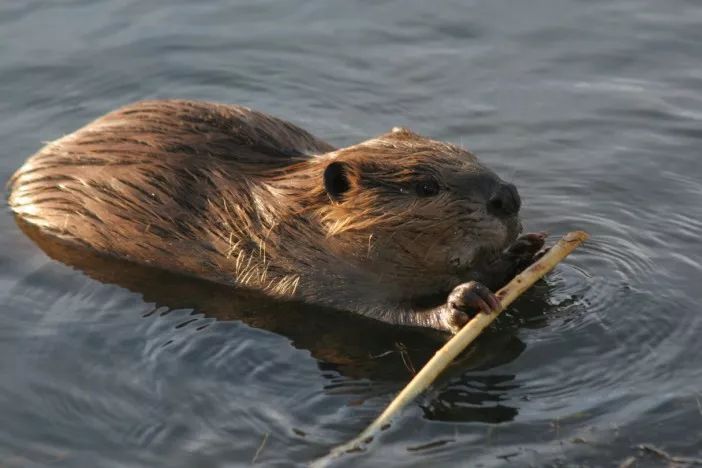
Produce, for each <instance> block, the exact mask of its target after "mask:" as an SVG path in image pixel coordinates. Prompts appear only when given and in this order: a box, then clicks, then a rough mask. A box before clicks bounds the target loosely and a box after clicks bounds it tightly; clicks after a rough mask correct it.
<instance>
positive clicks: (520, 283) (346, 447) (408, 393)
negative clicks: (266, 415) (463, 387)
mask: <svg viewBox="0 0 702 468" xmlns="http://www.w3.org/2000/svg"><path fill="white" fill-rule="evenodd" d="M588 237H589V236H588V234H587V233H585V232H583V231H574V232H569V233H568V234H566V235H565V236H563V237H562V238H561V239H560V240H559V241H558V243H557V244H556V245H554V246H553V247H551V249H550V250H549V251H548V252H546V254H545V255H544V256H543V257H541V258H540V259H539V260H537V261H536V262H534V263H533V264H532V265H531V266H530V267H529V268H527V269H526V270H524V271H523V272H521V273H520V274H518V275H517V276H515V277H514V279H512V281H510V282H509V284H507V285H506V286H505V287H503V288H502V289H500V290H499V291H498V292H497V293H496V294H495V295H496V296H497V298H498V299H499V300H500V309H499V310H498V311H496V312H494V313H491V314H486V313H483V312H480V313H479V314H478V315H476V316H475V317H473V319H471V321H470V322H468V323H467V324H466V325H465V326H464V327H463V328H462V329H461V331H459V332H458V333H457V334H456V335H455V336H454V337H453V338H451V339H450V340H449V341H448V342H447V343H446V344H445V345H444V346H443V347H442V348H441V349H439V350H438V351H437V352H436V354H434V356H433V357H432V358H431V359H430V360H429V362H427V363H426V365H425V366H424V367H423V368H422V370H420V371H419V373H418V374H417V375H415V376H414V378H413V379H412V380H411V381H410V382H409V383H408V384H407V386H405V388H404V389H402V391H401V392H400V393H399V394H398V395H397V396H396V397H395V399H394V400H393V401H392V402H391V403H390V404H389V405H388V407H387V408H385V411H383V413H382V414H381V415H380V416H379V417H378V418H377V419H376V420H375V421H373V423H372V424H371V425H370V426H368V427H367V428H366V429H365V430H364V431H363V432H361V434H360V435H359V436H358V437H356V438H355V439H353V440H351V441H350V442H348V443H346V444H343V445H340V446H338V447H336V448H334V449H333V450H332V451H331V452H330V453H329V455H327V456H326V457H323V458H321V459H319V460H317V461H315V462H314V463H313V464H312V466H326V465H327V464H328V462H330V461H331V460H333V459H335V458H338V457H340V456H341V455H343V454H344V453H347V452H350V451H357V450H360V449H361V448H362V446H363V445H364V444H366V443H369V442H371V441H372V440H373V437H374V436H375V435H376V434H377V433H378V432H379V431H380V430H381V429H384V428H385V427H386V426H388V425H389V424H390V420H391V419H392V417H393V416H394V415H395V414H396V413H397V412H398V411H400V410H401V409H402V408H404V407H405V406H406V405H407V404H408V403H410V402H411V401H412V400H414V399H415V398H416V397H417V396H418V395H419V394H420V393H422V392H423V391H424V390H425V389H426V388H427V387H428V386H429V385H431V383H432V382H433V381H434V380H435V379H436V377H437V376H438V375H439V374H440V373H441V372H442V371H443V370H444V369H445V368H446V367H448V365H449V364H450V363H451V361H453V359H454V358H455V357H456V356H458V355H459V354H460V353H461V352H462V351H463V350H464V349H465V348H466V347H467V346H468V345H469V344H470V343H472V342H473V340H475V339H476V338H477V337H478V335H480V333H481V332H482V331H483V330H484V329H485V328H486V327H487V326H488V325H490V324H491V323H492V321H493V320H495V319H496V318H497V316H498V315H499V314H500V312H502V311H503V310H504V309H505V308H507V306H509V305H510V304H511V303H512V302H514V300H515V299H517V297H519V296H520V295H521V294H522V293H523V292H524V291H526V290H527V289H529V288H530V287H531V286H532V285H533V284H534V283H536V282H537V281H538V280H539V279H541V278H542V277H543V276H544V275H545V274H546V273H548V272H549V271H551V270H552V269H553V267H555V266H556V265H557V264H558V263H559V262H560V261H561V260H563V259H564V258H565V257H567V256H568V255H569V254H570V253H571V252H572V251H573V250H575V248H576V247H578V246H579V245H580V244H582V243H583V242H584V241H585V240H586V239H587V238H588Z"/></svg>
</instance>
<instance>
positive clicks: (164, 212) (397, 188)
mask: <svg viewBox="0 0 702 468" xmlns="http://www.w3.org/2000/svg"><path fill="white" fill-rule="evenodd" d="M333 161H341V162H343V163H344V167H345V169H346V176H347V178H348V182H349V189H348V191H347V192H345V193H344V194H343V196H342V197H341V198H340V199H334V197H330V194H329V193H327V191H326V190H325V186H324V183H323V179H324V171H325V169H326V167H327V165H328V164H329V163H330V162H333ZM429 178H431V179H432V180H436V181H438V182H439V185H440V186H441V191H440V193H439V194H438V195H436V196H433V197H418V196H417V195H416V193H415V187H416V184H417V182H418V181H422V180H428V179H429ZM498 181H499V178H497V176H495V175H494V173H492V172H491V171H490V170H489V169H487V168H486V167H484V166H483V165H482V164H481V163H480V162H479V161H478V160H477V159H476V158H475V157H474V156H473V155H472V154H470V153H468V152H467V151H465V150H463V149H461V148H459V147H456V146H454V145H450V144H446V143H442V142H438V141H434V140H429V139H426V138H424V137H421V136H419V135H416V134H414V133H412V132H410V131H407V130H403V129H399V130H396V131H393V132H390V133H387V134H385V135H381V136H380V137H377V138H375V139H372V140H368V141H366V142H363V143H360V144H358V145H354V146H351V147H348V148H343V149H335V148H333V147H332V146H331V145H329V144H328V143H325V142H323V141H321V140H319V139H317V138H315V137H314V136H312V135H310V134H309V133H307V132H305V131H304V130H302V129H300V128H298V127H296V126H294V125H292V124H290V123H288V122H285V121H282V120H279V119H276V118H274V117H271V116H268V115H266V114H263V113H260V112H256V111H252V110H250V109H247V108H244V107H239V106H230V105H219V104H212V103H205V102H194V101H176V100H169V101H165V100H164V101H144V102H139V103H136V104H132V105H129V106H126V107H123V108H121V109H118V110H116V111H114V112H112V113H110V114H107V115H106V116H104V117H101V118H99V119H97V120H95V121H94V122H92V123H90V124H88V125H87V126H85V127H83V128H82V129H80V130H78V131H76V132H74V133H72V134H70V135H67V136H65V137H63V138H60V139H58V140H56V141H54V142H51V143H49V144H47V145H46V146H45V147H44V148H42V149H41V150H40V151H39V152H38V153H37V154H35V155H34V156H32V157H31V158H30V159H29V160H28V161H27V162H26V164H25V165H24V166H23V167H22V168H21V169H20V170H19V171H18V172H17V173H16V174H15V175H14V176H13V178H12V179H11V181H10V190H11V193H10V198H9V203H10V206H11V208H12V210H13V211H14V212H15V213H16V214H17V215H18V216H19V217H20V218H22V219H23V220H24V221H26V222H28V223H30V224H33V225H35V226H37V227H38V228H40V229H41V230H43V231H44V232H46V233H48V234H49V235H53V236H56V237H59V238H61V239H64V240H67V241H69V242H72V243H75V244H78V245H82V246H85V247H87V248H91V249H93V250H96V251H98V252H101V253H105V254H108V255H113V256H116V257H120V258H125V259H128V260H131V261H134V262H137V263H142V264H147V265H152V266H157V267H159V268H163V269H166V270H170V271H175V272H181V273H186V274H189V275H193V276H197V277H201V278H205V279H208V280H211V281H215V282H218V283H225V284H233V285H237V286H243V287H247V288H252V289H256V290H260V291H263V292H265V293H267V294H269V295H272V296H276V297H285V298H291V299H300V300H303V301H307V302H313V303H321V304H325V305H330V306H333V307H337V308H341V309H347V310H352V311H356V312H359V313H362V314H364V315H368V316H371V317H374V318H378V319H381V320H384V321H388V322H392V323H406V324H412V320H413V319H411V318H410V319H407V318H404V319H399V318H398V314H400V312H399V311H402V312H401V313H402V314H405V315H406V314H408V313H409V314H411V313H413V312H412V310H411V306H410V305H408V304H410V303H411V302H412V301H413V300H414V299H416V298H419V297H422V296H426V295H432V294H438V293H444V292H446V291H448V290H450V289H451V288H452V287H454V286H456V285H457V284H459V283H461V282H462V281H465V280H466V279H470V278H471V271H473V270H475V269H476V268H479V266H480V263H481V262H483V261H485V260H486V259H489V258H492V257H494V255H495V254H496V253H497V252H499V251H500V250H501V249H503V248H504V247H505V246H506V245H507V244H508V243H509V242H511V241H512V240H514V238H515V237H516V234H517V232H518V231H519V229H520V227H519V221H518V219H517V218H516V217H515V218H514V219H510V220H500V219H496V218H495V217H493V216H491V215H489V214H488V213H487V211H486V209H485V203H486V200H487V197H489V195H490V193H491V190H492V187H493V185H494V184H495V183H497V182H498ZM417 324H420V325H421V324H425V323H424V322H423V321H422V320H419V319H418V320H417ZM428 325H429V326H434V325H432V324H428Z"/></svg>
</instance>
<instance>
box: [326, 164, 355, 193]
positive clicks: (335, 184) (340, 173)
mask: <svg viewBox="0 0 702 468" xmlns="http://www.w3.org/2000/svg"><path fill="white" fill-rule="evenodd" d="M349 188H351V184H350V183H349V177H348V173H347V171H346V164H344V163H342V162H338V161H335V162H333V163H331V164H329V165H328V166H327V167H326V169H324V189H325V190H326V191H327V193H328V194H329V196H330V197H331V199H332V200H337V201H338V200H340V199H341V196H342V195H343V194H344V192H346V191H347V190H348V189H349Z"/></svg>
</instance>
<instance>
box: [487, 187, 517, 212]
mask: <svg viewBox="0 0 702 468" xmlns="http://www.w3.org/2000/svg"><path fill="white" fill-rule="evenodd" d="M521 205H522V200H521V199H520V198H519V193H518V192H517V187H515V186H514V185H513V184H500V185H499V186H498V187H497V190H496V191H495V194H494V195H493V196H492V197H490V200H488V204H487V208H488V212H489V213H491V214H493V215H495V216H511V215H513V214H516V213H517V212H518V211H519V207H520V206H521Z"/></svg>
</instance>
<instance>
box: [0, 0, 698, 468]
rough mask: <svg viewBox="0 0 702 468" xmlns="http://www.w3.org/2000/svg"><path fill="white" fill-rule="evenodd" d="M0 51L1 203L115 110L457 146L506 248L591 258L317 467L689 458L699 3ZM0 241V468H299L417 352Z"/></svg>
mask: <svg viewBox="0 0 702 468" xmlns="http://www.w3.org/2000/svg"><path fill="white" fill-rule="evenodd" d="M159 3H160V4H159ZM0 44H2V45H1V46H0V77H1V79H0V96H2V99H0V115H1V116H2V119H1V120H0V141H2V152H1V154H2V156H1V157H0V179H2V180H7V178H8V177H9V176H10V175H11V173H12V172H13V171H14V170H15V169H16V168H18V167H19V166H20V165H21V164H22V162H23V161H24V159H25V158H26V157H27V156H29V155H30V154H31V153H33V152H34V151H36V150H37V149H38V148H39V147H40V146H41V144H42V142H43V141H47V140H52V139H55V138H57V137H60V136H61V135H63V134H66V133H69V132H71V131H73V130H74V129H76V128H78V127H80V126H81V125H83V124H84V123H86V122H87V121H89V120H91V119H93V118H95V117H97V116H99V115H101V114H103V113H105V112H107V111H109V110H111V109H113V108H115V107H117V106H119V105H122V104H125V103H128V102H130V101H134V100H137V99H143V98H154V97H183V98H198V99H209V100H215V101H221V102H228V103H239V104H244V105H248V106H251V107H254V108H257V109H261V110H264V111H267V112H270V113H272V114H275V115H277V116H280V117H283V118H287V119H290V120H292V121H294V122H295V123H297V124H298V125H300V126H302V127H304V128H307V129H308V130H310V131H312V132H313V133H315V134H317V135H319V136H320V137H322V138H324V139H326V140H328V141H331V142H332V143H334V144H336V145H339V146H342V145H348V144H352V143H355V142H358V141H361V140H363V139H366V138H368V137H370V136H373V135H376V134H379V133H382V132H384V131H387V130H388V129H390V128H391V127H393V126H395V125H403V126H408V127H410V128H412V129H414V130H416V131H418V132H420V133H423V134H425V135H428V136H432V137H434V138H439V139H445V140H449V141H452V142H456V143H460V144H462V145H465V146H466V147H468V148H470V149H472V150H473V151H474V152H476V153H477V154H478V155H480V156H481V158H482V159H483V160H484V161H486V162H487V163H488V164H489V165H490V166H492V167H493V168H495V169H496V170H497V171H498V172H499V173H500V174H501V175H503V176H504V177H506V178H509V179H511V180H513V181H514V182H515V183H516V184H517V185H518V186H519V188H520V191H521V193H522V196H523V200H524V218H525V221H526V225H527V227H528V228H529V229H532V230H543V229H545V230H548V231H550V232H551V233H553V234H554V235H558V234H561V233H563V232H565V231H568V230H573V229H585V230H587V231H589V232H590V233H591V235H592V240H591V241H590V242H589V243H588V244H587V245H586V246H585V247H584V248H582V249H580V250H578V251H577V252H576V253H575V254H574V255H573V256H572V257H570V258H569V259H568V261H566V262H565V263H564V264H562V265H560V266H559V267H558V268H557V269H556V271H555V272H554V273H553V274H552V275H551V276H550V277H549V279H548V281H547V282H546V283H542V284H539V285H538V286H537V287H536V288H535V289H534V290H532V291H531V292H529V293H528V294H527V295H526V296H525V297H524V298H522V299H521V300H520V301H519V302H518V303H517V304H516V305H515V307H514V308H512V310H511V311H510V313H509V314H508V315H507V316H506V317H504V318H503V319H501V320H500V323H499V324H498V325H497V327H495V328H494V329H492V330H490V332H489V333H488V334H487V335H486V336H485V337H483V338H482V339H481V340H480V341H479V342H478V344H477V346H475V347H474V348H473V349H472V350H471V352H469V353H468V354H467V355H466V356H464V357H463V358H462V359H461V360H460V361H459V362H458V363H457V364H456V365H454V366H453V367H452V368H451V369H450V370H449V371H448V372H447V373H446V374H445V375H443V376H442V378H441V379H440V380H439V381H438V382H437V383H436V384H435V385H434V386H433V387H432V388H431V389H430V391H428V392H427V393H426V394H425V395H423V396H422V397H421V398H420V399H419V400H418V401H416V402H415V403H414V404H412V405H411V406H410V407H409V408H407V409H406V410H404V411H403V412H402V413H401V415H400V416H399V417H398V418H397V420H396V421H395V422H394V424H393V425H392V427H391V428H390V429H389V430H388V431H386V432H385V433H384V434H383V435H382V436H381V437H380V438H379V439H378V440H377V441H376V442H375V444H374V445H373V446H372V447H371V449H370V450H369V451H368V452H367V453H363V454H355V455H353V456H350V457H348V458H346V459H344V460H342V462H341V463H340V464H341V465H345V466H353V465H355V464H364V465H366V466H370V465H381V464H383V465H387V466H425V465H426V464H427V463H434V464H437V466H451V465H454V466H465V465H466V464H470V465H471V466H524V465H529V464H532V465H535V466H543V465H547V464H553V465H565V464H570V465H585V466H616V465H617V464H618V463H620V462H622V461H625V460H627V459H629V461H630V462H631V461H632V460H631V459H630V458H629V457H635V459H636V460H637V462H638V463H639V465H637V466H660V465H661V464H665V463H666V462H665V461H664V460H663V459H662V458H660V457H658V456H656V455H653V454H651V453H644V452H643V451H641V450H639V449H637V446H638V445H641V444H653V445H655V446H657V447H660V448H662V449H664V450H666V451H667V452H669V453H670V454H672V455H674V456H687V457H700V456H702V388H700V382H701V381H702V365H701V364H702V358H701V357H700V356H702V342H701V341H700V339H699V335H700V333H701V332H702V317H701V316H700V311H701V310H700V306H699V304H700V300H702V294H701V293H700V286H699V285H700V282H701V281H702V266H701V264H700V259H701V258H702V256H701V254H702V247H701V243H700V241H699V239H700V234H701V231H702V183H701V182H700V180H701V178H702V171H701V170H700V165H701V162H700V158H702V150H701V149H700V148H702V61H701V60H700V58H701V57H702V56H701V55H700V50H702V49H701V47H702V5H700V4H699V2H697V1H695V0H687V1H683V0H670V1H667V2H655V1H653V0H615V1H607V2H603V1H578V0H560V1H556V0H548V1H547V0H538V1H533V2H528V3H527V2H506V1H502V0H498V1H492V0H491V1H488V0H484V1H469V2H457V1H456V2H441V3H440V4H436V3H434V2H420V1H413V2H400V1H398V0H395V1H385V2H370V1H346V0H335V1H330V2H324V3H318V4H313V3H309V2H303V1H297V0H296V1H287V2H274V1H268V0H267V1H257V2H250V4H238V5H232V4H230V2H224V1H211V2H206V3H205V2H203V3H202V4H201V3H200V2H186V1H181V2H139V1H126V0H124V1H117V0H110V1H88V0H75V1H61V2H38V1H24V2H3V4H2V5H1V6H0ZM0 233H1V235H0V238H1V239H2V249H0V310H1V311H2V322H1V323H0V415H1V419H2V426H1V427H2V428H1V429H0V459H2V460H3V465H4V466H44V465H49V464H51V465H57V466H86V467H94V466H183V467H189V466H232V465H237V464H248V463H251V462H252V461H255V462H256V463H260V464H261V465H265V466H274V465H278V466H287V465H289V464H294V463H297V464H304V463H306V462H309V461H310V460H313V459H314V458H316V457H318V456H321V455H323V454H325V453H326V452H327V451H328V449H330V448H331V447H332V446H334V445H336V444H338V443H341V442H344V441H346V440H347V439H349V438H351V437H353V436H354V435H355V434H357V433H358V432H359V431H360V430H362V429H363V428H364V427H365V426H366V425H367V424H368V423H369V422H370V421H371V420H372V419H373V418H374V417H375V416H376V415H377V414H379V412H380V411H381V410H382V408H383V407H384V406H385V405H386V404H387V403H388V402H389V401H390V399H391V398H392V396H393V395H394V394H395V393H396V392H397V391H398V390H399V389H400V388H401V387H402V386H403V385H404V384H405V383H406V382H407V381H408V379H409V378H410V377H411V373H412V369H413V368H415V369H416V368H418V367H419V366H421V364H422V363H423V362H425V361H426V360H427V359H428V357H429V356H431V354H432V352H433V350H435V349H436V348H437V347H438V346H439V345H440V344H441V340H440V338H438V337H436V336H433V335H431V334H427V333H424V332H416V331H411V330H409V331H408V330H395V329H393V328H392V327H387V326H383V325H381V324H376V323H373V322H368V321H365V320H362V319H353V318H347V317H345V316H342V314H328V313H326V312H325V311H320V310H315V309H313V308H306V307H300V306H289V305H282V304H274V303H270V301H266V300H264V299H261V298H257V297H245V296H243V295H237V294H234V293H233V292H232V291H231V290H227V289H226V288H219V287H216V286H212V285H207V284H204V283H198V282H195V281H192V280H184V279H182V278H179V277H174V276H171V275H167V274H162V273H158V272H153V271H145V270H142V269H138V268H133V267H130V266H129V265H120V264H115V263H108V264H105V263H104V262H101V261H100V260H99V259H94V258H92V259H91V258H89V257H87V256H85V255H84V254H81V253H75V252H74V253H70V252H61V251H59V250H56V249H53V250H52V248H51V246H44V248H45V249H46V250H47V251H48V252H49V253H51V254H52V255H53V256H54V257H56V258H61V259H62V260H63V261H62V262H59V261H56V260H52V259H51V258H50V257H48V256H47V255H46V254H45V253H44V252H43V251H42V250H41V249H40V248H38V247H37V246H36V245H35V244H34V243H33V242H32V241H31V240H30V239H29V238H28V237H27V236H25V235H24V234H23V233H22V232H21V231H20V229H19V228H18V226H17V225H16V224H15V221H14V220H13V218H12V216H11V215H10V213H9V211H8V209H7V207H6V206H5V207H4V208H3V211H2V214H1V215H0ZM68 265H74V266H68Z"/></svg>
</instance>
